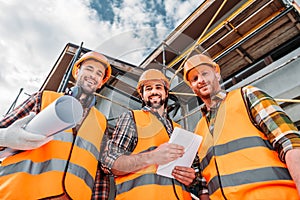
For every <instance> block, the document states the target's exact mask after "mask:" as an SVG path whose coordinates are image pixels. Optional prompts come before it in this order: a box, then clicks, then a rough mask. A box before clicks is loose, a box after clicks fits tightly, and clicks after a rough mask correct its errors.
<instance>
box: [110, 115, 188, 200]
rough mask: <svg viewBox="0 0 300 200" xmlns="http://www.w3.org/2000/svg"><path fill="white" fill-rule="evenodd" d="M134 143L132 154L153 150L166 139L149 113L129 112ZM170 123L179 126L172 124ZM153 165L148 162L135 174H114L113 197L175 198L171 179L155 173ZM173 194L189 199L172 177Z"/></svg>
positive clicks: (148, 199)
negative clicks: (133, 126) (133, 127)
mask: <svg viewBox="0 0 300 200" xmlns="http://www.w3.org/2000/svg"><path fill="white" fill-rule="evenodd" d="M133 114H134V120H135V122H136V128H137V135H138V142H137V145H136V147H135V149H134V151H133V152H132V154H138V153H141V152H145V150H151V149H152V150H153V148H156V147H157V146H159V145H160V144H163V143H165V142H168V141H169V136H168V133H167V131H166V129H165V128H164V126H163V124H162V123H161V122H160V121H159V120H158V119H157V118H156V116H154V115H153V114H151V113H150V112H147V111H141V110H136V111H133ZM173 126H179V125H178V124H176V123H173ZM156 170H157V166H156V165H151V166H149V167H146V168H144V169H142V170H139V171H137V172H135V173H130V174H127V175H124V176H119V177H116V188H117V197H116V199H144V200H152V199H172V200H173V199H174V200H175V199H176V196H175V193H174V190H173V183H172V179H170V178H167V177H163V176H160V175H157V174H156ZM174 186H175V190H176V194H177V195H178V196H179V198H180V199H189V200H190V199H191V196H190V193H189V192H187V190H186V187H185V186H184V185H183V184H182V183H180V182H178V181H176V180H174Z"/></svg>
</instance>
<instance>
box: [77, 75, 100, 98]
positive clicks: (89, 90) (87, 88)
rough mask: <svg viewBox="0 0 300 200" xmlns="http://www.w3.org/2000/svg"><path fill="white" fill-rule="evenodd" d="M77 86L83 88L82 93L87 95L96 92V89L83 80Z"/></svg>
mask: <svg viewBox="0 0 300 200" xmlns="http://www.w3.org/2000/svg"><path fill="white" fill-rule="evenodd" d="M77 85H78V86H79V87H81V89H82V93H84V94H86V95H91V94H93V93H94V92H95V91H96V89H97V88H96V87H94V86H91V85H89V84H88V83H86V82H85V81H84V80H83V79H80V80H78V81H77Z"/></svg>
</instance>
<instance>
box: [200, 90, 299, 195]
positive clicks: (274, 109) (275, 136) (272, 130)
mask: <svg viewBox="0 0 300 200" xmlns="http://www.w3.org/2000/svg"><path fill="white" fill-rule="evenodd" d="M242 93H243V98H244V100H245V102H246V104H247V105H246V106H247V108H248V110H249V111H250V116H249V117H250V118H252V119H253V121H254V123H255V125H256V126H257V127H258V128H259V129H260V130H261V131H262V132H263V133H264V134H265V135H266V136H267V138H268V140H269V142H270V143H271V145H272V146H273V147H274V149H275V151H277V152H278V155H279V158H280V159H281V161H282V162H285V159H284V157H285V154H286V152H287V151H288V150H290V149H293V148H299V147H300V134H299V131H298V130H297V128H296V127H295V125H294V124H293V122H292V121H291V119H290V118H289V117H288V116H287V114H286V113H285V112H284V111H283V110H282V108H281V107H280V106H279V105H278V104H277V103H276V102H275V100H274V99H273V98H272V97H270V96H269V95H268V94H266V93H265V92H264V91H262V90H260V89H258V88H256V87H252V86H246V87H244V88H243V89H242ZM225 97H226V91H224V90H222V91H220V92H219V93H218V94H217V95H216V96H214V97H213V99H214V100H216V101H217V104H216V105H215V107H213V108H211V109H210V111H207V108H206V106H205V105H204V106H203V107H202V108H201V111H202V115H203V116H204V115H205V116H206V117H207V119H208V123H209V129H210V131H211V133H212V132H213V129H214V125H215V119H216V115H217V112H218V108H219V106H220V104H221V102H222V101H223V100H224V99H225ZM202 180H204V181H205V179H202ZM202 185H206V182H203V183H202ZM205 192H206V191H199V194H204V193H205Z"/></svg>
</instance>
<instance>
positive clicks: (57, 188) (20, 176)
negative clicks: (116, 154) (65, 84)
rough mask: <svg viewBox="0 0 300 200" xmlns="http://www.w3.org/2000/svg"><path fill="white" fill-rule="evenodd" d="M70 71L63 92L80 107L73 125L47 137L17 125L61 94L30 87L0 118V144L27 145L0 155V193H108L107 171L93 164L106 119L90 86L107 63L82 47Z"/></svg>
mask: <svg viewBox="0 0 300 200" xmlns="http://www.w3.org/2000/svg"><path fill="white" fill-rule="evenodd" d="M72 75H73V77H74V78H75V80H76V84H75V87H73V88H72V89H71V91H70V94H68V95H72V96H73V97H75V98H76V99H78V100H79V101H80V103H81V104H82V107H83V110H84V112H83V116H82V119H81V121H80V122H79V123H78V124H77V125H76V127H75V128H73V129H70V130H67V131H64V132H60V133H58V134H56V135H54V136H53V138H51V141H49V138H47V137H45V136H43V135H39V134H33V133H30V132H27V131H26V130H24V129H23V127H24V125H26V123H27V122H28V121H30V119H31V118H32V117H33V116H34V115H32V114H29V113H30V112H34V113H38V112H40V111H41V110H43V109H44V108H45V107H46V106H47V105H49V104H50V103H51V102H53V101H55V100H56V99H57V98H58V97H60V96H62V95H64V94H63V93H57V92H53V91H41V92H38V93H36V94H35V95H33V96H31V97H30V98H29V99H28V100H26V101H25V102H24V103H23V104H22V105H20V106H19V107H18V108H16V109H15V110H14V111H13V112H11V113H10V114H9V115H8V116H6V117H5V118H4V119H3V120H2V121H1V122H0V127H1V129H0V146H3V147H10V148H14V149H19V150H27V151H22V152H20V153H18V154H16V155H13V156H9V157H7V158H6V159H4V160H3V162H2V164H1V166H0V191H1V192H0V199H79V200H82V199H91V198H93V199H108V194H109V191H108V190H109V182H108V180H109V177H108V176H107V175H103V174H104V173H103V171H101V170H100V167H98V158H99V155H100V148H101V147H100V145H101V140H102V138H105V134H107V131H106V130H107V129H106V125H107V121H106V118H105V116H104V115H103V114H102V113H100V112H99V111H98V110H97V109H96V108H95V107H94V105H95V96H94V92H95V91H96V90H97V89H98V88H101V86H102V85H103V84H104V83H105V82H106V81H107V80H108V79H109V77H110V75H111V66H110V64H109V62H108V60H107V58H106V57H104V56H103V55H102V54H100V53H97V52H88V53H86V54H84V55H83V56H82V57H81V58H80V59H79V60H78V61H77V62H76V63H75V65H74V67H73V69H72ZM45 143H46V144H45ZM0 153H1V151H0ZM99 166H100V165H99ZM96 175H97V177H96ZM100 176H101V177H100ZM95 177H96V183H94V182H95ZM92 193H93V195H92Z"/></svg>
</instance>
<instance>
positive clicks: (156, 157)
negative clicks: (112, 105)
mask: <svg viewBox="0 0 300 200" xmlns="http://www.w3.org/2000/svg"><path fill="white" fill-rule="evenodd" d="M169 88H170V84H169V80H168V79H167V78H166V77H165V76H164V74H162V72H160V71H158V70H155V69H149V70H147V71H145V72H144V73H143V74H142V75H141V77H140V79H139V82H138V85H137V92H138V93H139V95H140V97H141V98H142V101H143V108H142V110H133V111H130V112H126V113H124V114H122V115H121V116H120V118H119V120H118V123H117V126H116V129H115V131H114V133H113V136H112V140H110V141H109V142H108V144H107V146H106V150H105V151H104V154H103V157H102V159H101V161H102V163H103V165H105V167H106V168H107V170H108V171H110V172H112V173H113V174H114V175H116V178H115V181H116V189H117V192H116V194H117V196H116V199H128V200H131V199H144V200H156V199H171V200H172V199H174V200H175V199H191V195H190V193H189V192H188V190H187V186H189V185H190V184H191V183H192V181H193V180H194V178H195V170H194V169H193V168H188V167H180V166H176V167H175V169H174V170H173V173H172V175H173V176H174V177H175V180H174V179H171V178H167V177H163V176H160V175H157V174H156V169H157V166H158V165H162V164H166V163H169V162H171V161H173V160H175V159H177V158H179V157H181V156H182V155H183V154H184V148H183V147H182V146H180V145H176V144H171V143H168V141H169V136H170V135H171V134H172V131H173V128H174V127H175V126H179V125H178V124H176V123H174V122H172V121H171V120H170V119H169V118H168V115H167V113H166V107H167V99H168V92H169Z"/></svg>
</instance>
